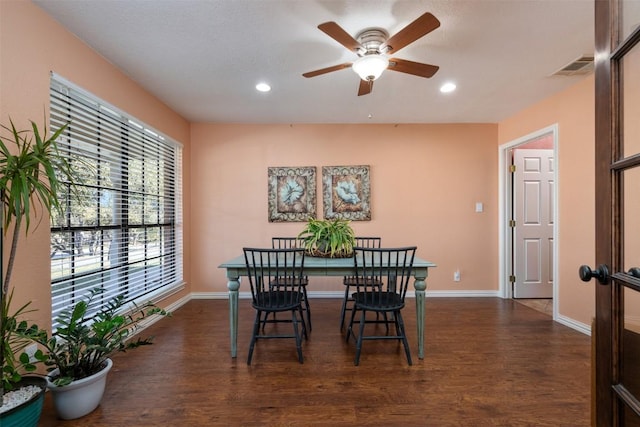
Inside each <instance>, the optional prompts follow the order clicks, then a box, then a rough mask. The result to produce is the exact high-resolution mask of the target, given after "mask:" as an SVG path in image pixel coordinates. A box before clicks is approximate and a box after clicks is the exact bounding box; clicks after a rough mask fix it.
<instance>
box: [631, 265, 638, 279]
mask: <svg viewBox="0 0 640 427" xmlns="http://www.w3.org/2000/svg"><path fill="white" fill-rule="evenodd" d="M629 274H630V275H632V276H633V277H635V278H636V279H640V268H639V267H631V268H630V269H629Z"/></svg>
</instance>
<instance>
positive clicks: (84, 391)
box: [32, 288, 171, 420]
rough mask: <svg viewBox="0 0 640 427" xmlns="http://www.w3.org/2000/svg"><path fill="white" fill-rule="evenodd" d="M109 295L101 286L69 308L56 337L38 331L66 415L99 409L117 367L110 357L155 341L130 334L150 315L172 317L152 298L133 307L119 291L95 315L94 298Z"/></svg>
mask: <svg viewBox="0 0 640 427" xmlns="http://www.w3.org/2000/svg"><path fill="white" fill-rule="evenodd" d="M103 293H104V290H103V289H101V288H95V289H92V290H91V291H90V292H89V293H88V295H87V296H86V297H85V298H84V299H82V300H80V301H78V302H77V303H76V304H75V305H73V306H71V307H70V308H68V309H66V310H63V311H62V312H61V313H60V316H59V317H58V318H57V319H56V320H57V323H58V324H59V325H60V326H59V327H58V330H57V332H56V334H55V335H53V336H51V337H48V336H47V334H46V332H45V333H44V334H42V333H41V334H37V333H35V332H34V333H33V334H32V336H33V337H34V339H35V341H36V342H38V344H40V345H41V346H42V347H44V348H45V351H44V353H38V354H37V357H38V359H39V360H40V361H42V362H44V363H45V364H46V365H47V366H48V367H49V368H48V370H49V371H50V374H49V376H48V378H47V381H48V388H49V390H51V392H52V393H53V402H54V406H55V408H56V411H57V412H58V415H59V416H60V418H62V419H66V420H69V419H75V418H80V417H82V416H84V415H87V414H88V413H90V412H92V411H93V410H94V409H96V408H97V406H98V405H99V404H100V400H101V399H102V395H103V393H104V388H105V384H106V377H107V373H108V372H109V370H110V369H111V366H112V361H111V359H110V356H112V355H113V354H114V353H116V352H119V351H122V352H124V351H127V350H130V349H134V348H137V347H140V346H143V345H149V344H152V337H149V338H137V339H136V340H130V338H131V337H132V336H133V335H135V334H136V332H137V331H138V329H139V328H140V326H141V325H143V324H144V322H146V321H148V320H149V317H150V316H156V315H160V316H170V315H171V314H170V313H169V312H167V311H165V310H163V309H161V308H159V307H157V306H156V305H154V304H153V303H151V302H148V303H145V304H143V305H139V306H138V305H135V304H132V306H131V307H129V306H127V304H126V301H125V298H124V296H122V295H117V296H114V297H112V298H111V299H109V301H108V302H107V304H106V305H105V306H104V308H103V309H102V310H100V311H98V313H96V314H94V315H93V316H90V315H91V314H92V313H91V307H92V302H93V301H94V299H95V298H96V297H98V296H101V294H103ZM90 317H92V319H90ZM35 330H37V327H36V328H35Z"/></svg>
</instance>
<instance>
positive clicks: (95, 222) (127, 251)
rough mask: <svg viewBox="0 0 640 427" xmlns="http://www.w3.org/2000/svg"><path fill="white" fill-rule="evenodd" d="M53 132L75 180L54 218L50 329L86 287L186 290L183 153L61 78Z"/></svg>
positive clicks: (108, 292) (144, 292)
mask: <svg viewBox="0 0 640 427" xmlns="http://www.w3.org/2000/svg"><path fill="white" fill-rule="evenodd" d="M50 103H51V106H50V110H51V128H52V131H55V130H56V129H59V128H60V127H62V126H64V124H66V123H68V127H67V129H66V130H65V132H64V133H63V134H62V135H61V136H60V138H59V139H58V146H59V149H60V151H61V153H62V154H63V155H64V156H65V157H66V158H67V159H68V161H69V162H70V164H71V165H72V167H73V169H74V170H75V171H76V173H77V174H78V179H77V181H78V183H77V184H78V185H76V186H75V187H74V189H71V188H70V187H68V188H67V190H66V191H65V192H64V195H63V197H64V201H65V210H64V212H63V213H55V214H53V215H52V217H51V287H52V318H53V320H54V324H53V329H54V330H55V329H56V328H57V325H56V324H55V319H56V318H57V317H58V315H59V314H60V311H62V310H63V309H65V308H66V307H69V306H70V305H72V304H75V303H76V302H77V301H78V299H82V298H83V297H84V296H86V295H87V293H88V292H89V290H91V289H93V288H96V287H100V288H103V289H104V292H103V293H102V294H100V295H101V297H102V298H101V300H100V301H96V304H97V305H96V306H94V307H91V308H90V309H91V310H93V312H94V313H95V312H96V311H97V310H99V308H100V304H101V303H102V302H105V301H106V300H109V299H111V298H112V297H113V296H115V295H119V294H122V295H124V296H125V298H126V299H127V301H131V302H136V301H139V300H144V301H146V300H151V299H154V298H160V297H161V296H162V295H165V294H166V293H168V292H171V291H173V290H175V289H176V288H177V287H178V286H181V284H182V280H183V279H182V200H181V195H182V182H181V176H182V173H181V172H182V171H181V167H182V166H181V165H182V148H181V146H180V145H179V144H177V143H176V142H173V141H171V140H169V139H168V138H166V137H164V136H162V135H161V134H160V133H159V132H157V131H155V130H153V129H151V128H150V127H148V126H146V125H145V124H144V123H142V122H140V121H139V120H137V119H135V118H133V117H130V116H128V115H126V114H125V113H123V112H121V111H119V110H118V109H117V108H115V107H113V106H110V105H108V104H106V103H105V102H103V101H101V100H100V99H97V98H96V97H94V96H93V95H91V94H88V93H87V92H85V91H84V90H82V89H80V88H78V87H76V86H74V85H72V84H71V83H69V82H67V81H65V80H64V79H62V78H61V77H59V76H57V75H52V77H51V87H50Z"/></svg>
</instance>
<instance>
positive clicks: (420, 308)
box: [218, 255, 436, 359]
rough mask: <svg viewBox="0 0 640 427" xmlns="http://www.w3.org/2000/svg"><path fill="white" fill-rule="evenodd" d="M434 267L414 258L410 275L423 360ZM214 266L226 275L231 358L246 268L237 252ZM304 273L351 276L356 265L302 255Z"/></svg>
mask: <svg viewBox="0 0 640 427" xmlns="http://www.w3.org/2000/svg"><path fill="white" fill-rule="evenodd" d="M433 267H436V264H434V263H433V262H430V261H427V260H424V259H422V258H419V257H417V256H416V257H414V260H413V268H412V270H411V275H412V276H413V277H414V279H415V280H414V282H413V286H414V288H415V302H416V324H417V333H418V358H419V359H424V321H425V291H426V289H427V282H426V279H427V275H428V272H429V268H433ZM218 268H224V269H225V270H226V275H227V281H228V283H227V288H228V289H229V323H230V333H231V336H230V339H231V357H232V358H235V357H236V356H237V351H238V297H239V289H240V278H241V277H242V276H245V277H246V276H247V274H248V269H247V265H246V262H245V258H244V255H239V256H237V257H235V258H232V259H230V260H228V261H226V262H223V263H222V264H220V265H219V266H218ZM304 274H305V275H306V276H354V275H355V274H356V267H355V262H354V258H353V257H348V258H325V257H314V256H309V255H307V256H305V258H304Z"/></svg>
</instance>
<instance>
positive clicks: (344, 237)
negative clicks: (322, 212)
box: [298, 218, 355, 258]
mask: <svg viewBox="0 0 640 427" xmlns="http://www.w3.org/2000/svg"><path fill="white" fill-rule="evenodd" d="M298 238H299V239H301V240H302V241H303V242H304V248H305V250H306V252H307V254H308V255H310V256H317V257H324V258H347V257H350V256H353V247H354V245H355V233H354V231H353V228H351V225H350V221H348V220H345V219H334V220H320V219H315V218H309V221H308V222H307V225H306V226H305V228H304V230H302V231H301V232H300V234H298Z"/></svg>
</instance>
